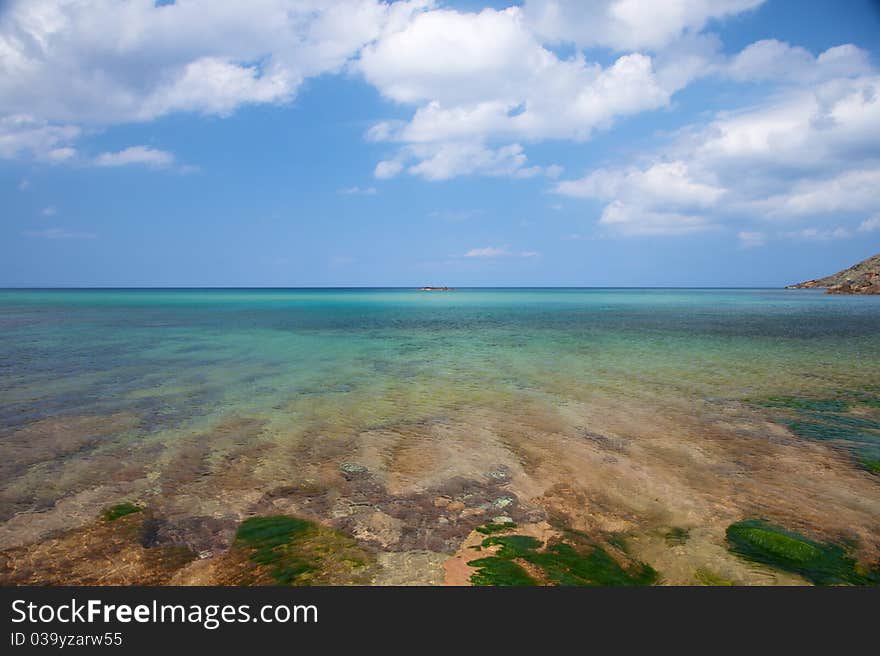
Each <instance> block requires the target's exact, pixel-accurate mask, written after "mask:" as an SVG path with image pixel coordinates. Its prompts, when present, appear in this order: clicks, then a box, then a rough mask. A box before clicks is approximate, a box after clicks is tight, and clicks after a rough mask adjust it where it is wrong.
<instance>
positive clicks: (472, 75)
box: [354, 7, 672, 180]
mask: <svg viewBox="0 0 880 656" xmlns="http://www.w3.org/2000/svg"><path fill="white" fill-rule="evenodd" d="M354 67H355V68H356V70H358V71H360V72H361V73H362V74H363V75H364V77H365V78H366V79H367V80H368V81H369V82H370V83H372V84H373V85H374V86H375V87H376V88H377V89H378V90H379V91H380V92H381V93H382V94H383V95H384V96H386V97H387V98H389V99H391V100H394V101H396V102H398V103H402V104H405V105H410V106H413V107H414V108H415V109H414V113H413V115H412V117H411V118H410V119H409V120H408V121H400V120H395V121H387V122H380V123H378V124H376V125H374V126H372V127H371V128H370V129H369V130H368V131H367V134H366V137H367V139H368V140H370V141H378V142H392V143H397V144H403V146H401V147H400V150H399V152H398V153H397V154H396V155H395V157H394V158H391V159H389V160H386V163H385V164H383V165H382V166H381V168H377V171H376V174H377V177H388V176H389V175H390V174H391V171H392V170H393V171H394V173H395V174H396V173H399V172H400V171H401V170H403V168H404V164H403V163H402V162H401V160H403V161H407V160H413V159H415V160H417V161H416V163H415V164H414V165H411V166H410V167H409V168H408V169H407V170H408V172H409V173H411V174H413V175H421V176H422V177H424V178H426V179H430V180H445V179H449V178H451V177H455V176H459V175H475V174H477V175H499V174H501V175H514V176H521V175H536V174H538V173H541V172H546V173H547V174H548V175H558V174H559V172H560V169H559V167H557V166H555V165H553V164H550V165H548V166H546V167H542V168H540V169H535V168H533V167H526V166H525V165H524V164H523V163H521V162H522V158H524V157H525V156H524V155H523V154H522V146H521V144H520V142H521V141H530V142H531V141H540V140H545V139H569V140H575V141H584V140H586V139H589V138H590V136H591V135H592V134H593V132H594V131H595V130H597V129H602V128H607V127H608V126H610V125H612V124H613V122H614V121H615V119H617V118H619V117H622V116H627V115H631V114H636V113H639V112H641V111H645V110H649V109H656V108H659V107H664V106H666V105H668V103H669V99H670V94H671V91H672V90H671V89H668V88H665V87H664V86H663V85H662V84H661V83H660V81H659V79H658V77H657V75H656V72H655V70H654V67H653V62H652V59H651V57H650V56H648V55H645V54H642V53H630V54H627V55H623V56H621V57H619V58H618V59H617V60H616V61H615V62H613V63H612V64H611V65H610V66H607V67H604V68H603V67H602V66H600V65H599V64H596V63H591V62H588V61H587V60H586V59H585V58H584V56H583V55H582V54H575V55H573V56H572V57H571V58H568V59H561V58H559V57H558V56H557V55H555V54H554V53H553V52H551V51H550V50H548V49H547V48H546V47H544V45H542V43H541V42H540V41H539V40H538V39H537V38H536V36H535V33H534V32H533V31H532V29H531V26H530V25H529V24H528V21H527V19H526V16H525V14H524V13H523V10H521V9H520V8H518V7H510V8H508V9H505V10H501V11H496V10H494V9H485V10H483V11H481V12H479V13H467V12H458V11H453V10H447V9H438V10H433V11H425V12H421V13H419V14H416V15H415V16H414V17H413V19H412V20H411V21H410V22H408V23H406V24H404V25H403V26H402V27H401V29H400V30H398V31H393V32H389V33H387V34H386V35H384V36H383V37H382V38H380V39H378V40H376V41H375V42H373V43H370V44H368V45H367V46H366V47H365V48H364V49H363V51H362V54H361V57H360V59H359V60H358V61H357V63H356V64H354ZM471 152H472V153H474V154H475V155H476V159H477V160H478V161H480V162H481V163H480V164H477V165H472V164H471V161H472V158H471V156H470V153H471ZM496 159H501V160H504V163H501V164H499V163H498V162H495V161H490V160H496ZM391 162H397V164H396V165H393V166H392V165H391V164H390V163H391ZM499 171H500V173H499Z"/></svg>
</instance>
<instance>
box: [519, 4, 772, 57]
mask: <svg viewBox="0 0 880 656" xmlns="http://www.w3.org/2000/svg"><path fill="white" fill-rule="evenodd" d="M763 1H764V0H669V1H667V2H658V1H654V2H644V0H594V1H592V2H584V0H526V3H525V8H524V12H525V15H526V16H527V18H528V20H529V22H530V23H531V24H532V25H533V26H534V30H535V31H536V32H537V33H538V34H540V35H541V36H542V37H543V38H544V39H546V40H547V41H548V42H570V43H575V44H577V45H578V46H581V47H594V46H604V47H607V48H612V49H614V50H641V49H648V50H656V49H659V48H663V47H665V46H668V45H669V44H670V43H672V42H673V41H675V40H677V39H679V38H680V37H681V36H682V35H683V34H685V33H687V32H698V31H699V30H701V29H702V28H703V27H704V26H705V25H706V23H708V22H709V21H710V20H712V19H721V18H725V17H727V16H732V15H735V14H739V13H742V12H744V11H747V10H749V9H753V8H755V7H758V6H759V5H761V4H762V3H763Z"/></svg>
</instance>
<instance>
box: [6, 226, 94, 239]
mask: <svg viewBox="0 0 880 656" xmlns="http://www.w3.org/2000/svg"><path fill="white" fill-rule="evenodd" d="M22 235H24V236H25V237H34V238H37V239H97V237H98V235H97V234H95V233H94V232H76V231H73V230H68V229H66V228H46V229H44V230H26V231H25V232H23V233H22Z"/></svg>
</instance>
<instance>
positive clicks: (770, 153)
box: [554, 45, 880, 242]
mask: <svg viewBox="0 0 880 656" xmlns="http://www.w3.org/2000/svg"><path fill="white" fill-rule="evenodd" d="M764 47H766V45H764V46H761V48H764ZM773 47H774V48H776V45H774V46H773ZM750 48H751V46H750ZM750 48H746V50H745V51H743V52H744V53H747V52H748V51H749V50H750ZM785 48H788V46H785ZM856 51H857V49H854V48H853V47H846V48H832V49H830V50H826V51H825V52H824V53H821V54H820V55H819V56H817V57H813V56H812V55H809V53H806V52H804V53H800V52H799V51H798V52H797V53H795V56H794V58H795V59H797V61H798V62H799V63H798V64H797V66H800V67H802V68H801V69H799V70H800V71H801V72H800V73H799V74H797V75H795V74H794V73H791V75H788V76H787V77H786V79H785V81H784V82H780V86H777V87H776V90H774V91H772V92H771V93H770V94H769V95H768V96H766V97H765V98H764V100H762V101H759V102H756V103H754V104H753V105H752V106H750V107H746V108H743V109H739V110H736V111H722V112H718V113H716V114H715V116H713V117H711V118H710V119H709V120H707V121H705V122H702V123H695V124H693V125H690V126H687V127H685V128H683V129H681V130H680V131H678V132H677V133H675V134H674V135H673V136H672V138H671V139H670V140H669V142H668V143H667V144H665V145H664V146H663V148H662V150H658V151H656V152H654V153H653V154H650V153H647V154H645V153H643V154H642V156H641V158H640V159H641V161H640V162H639V163H638V164H637V165H630V166H628V167H627V166H624V167H616V168H615V167H603V168H600V169H597V170H594V171H591V172H589V173H587V174H586V175H585V176H583V177H582V178H579V179H573V180H563V181H560V182H559V183H557V184H556V185H555V187H554V191H555V192H556V193H559V194H563V195H567V196H571V197H576V198H592V199H597V200H600V201H603V202H605V203H606V205H605V208H604V210H603V212H602V216H601V218H600V221H599V222H600V224H603V225H605V226H606V227H610V228H612V229H614V230H615V231H616V232H619V233H622V234H642V233H646V232H647V233H651V234H680V233H682V232H687V231H693V230H697V229H702V228H706V227H709V226H713V225H722V224H725V223H731V222H738V221H742V220H743V219H747V220H749V221H759V222H760V221H765V222H766V221H776V222H780V221H782V222H792V221H799V220H806V219H811V218H812V219H821V220H823V221H830V220H839V219H840V216H841V215H852V216H853V220H855V217H856V216H858V214H861V217H864V213H865V212H876V211H880V196H878V195H877V194H876V191H875V190H876V189H877V188H878V185H880V76H878V75H877V73H876V72H875V71H873V70H870V69H869V68H866V66H867V64H866V63H865V62H866V61H867V60H866V58H865V57H864V55H865V53H864V52H862V51H858V52H856ZM786 52H787V51H786ZM742 55H743V53H740V55H738V56H737V57H735V58H734V59H733V62H734V64H736V63H737V61H739V63H740V64H741V63H742V61H750V59H749V58H748V57H746V58H745V59H740V57H741V56H742ZM770 59H772V57H770ZM780 60H784V57H781V58H780ZM829 62H831V63H829ZM832 64H833V65H832ZM777 65H778V66H779V67H780V68H781V69H782V70H789V71H792V70H793V68H795V66H794V65H793V64H791V63H790V62H789V63H785V62H784V61H780V62H777ZM731 66H733V64H732V65H731ZM829 66H830V67H831V68H830V69H828V67H829ZM825 69H828V70H825ZM740 70H744V69H743V68H742V67H740ZM808 70H812V71H813V73H808ZM817 71H818V72H817ZM743 74H744V75H745V73H743ZM861 217H859V218H861ZM853 229H854V226H853V227H850V228H847V227H841V228H840V229H837V228H836V227H821V228H815V232H810V230H812V229H804V230H807V232H799V231H796V230H793V231H789V232H790V233H791V234H789V235H788V236H789V237H792V238H795V237H796V238H800V239H826V238H845V237H847V236H850V235H851V234H852V232H853ZM746 232H751V231H746ZM743 239H745V240H746V241H748V240H749V237H748V236H747V237H745V238H741V242H742V241H743ZM752 241H753V240H752Z"/></svg>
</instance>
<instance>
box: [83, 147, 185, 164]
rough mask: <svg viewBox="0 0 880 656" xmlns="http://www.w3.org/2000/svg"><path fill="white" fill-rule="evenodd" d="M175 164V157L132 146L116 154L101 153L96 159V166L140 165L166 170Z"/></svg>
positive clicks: (167, 153)
mask: <svg viewBox="0 0 880 656" xmlns="http://www.w3.org/2000/svg"><path fill="white" fill-rule="evenodd" d="M173 163H174V155H173V154H171V153H169V152H167V151H165V150H157V149H156V148H150V147H149V146H131V147H129V148H126V149H124V150H120V151H118V152H115V153H109V152H108V153H101V154H100V155H98V156H97V157H96V158H95V165H96V166H130V165H132V164H140V165H144V166H149V167H152V168H165V167H168V166H171V164H173Z"/></svg>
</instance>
